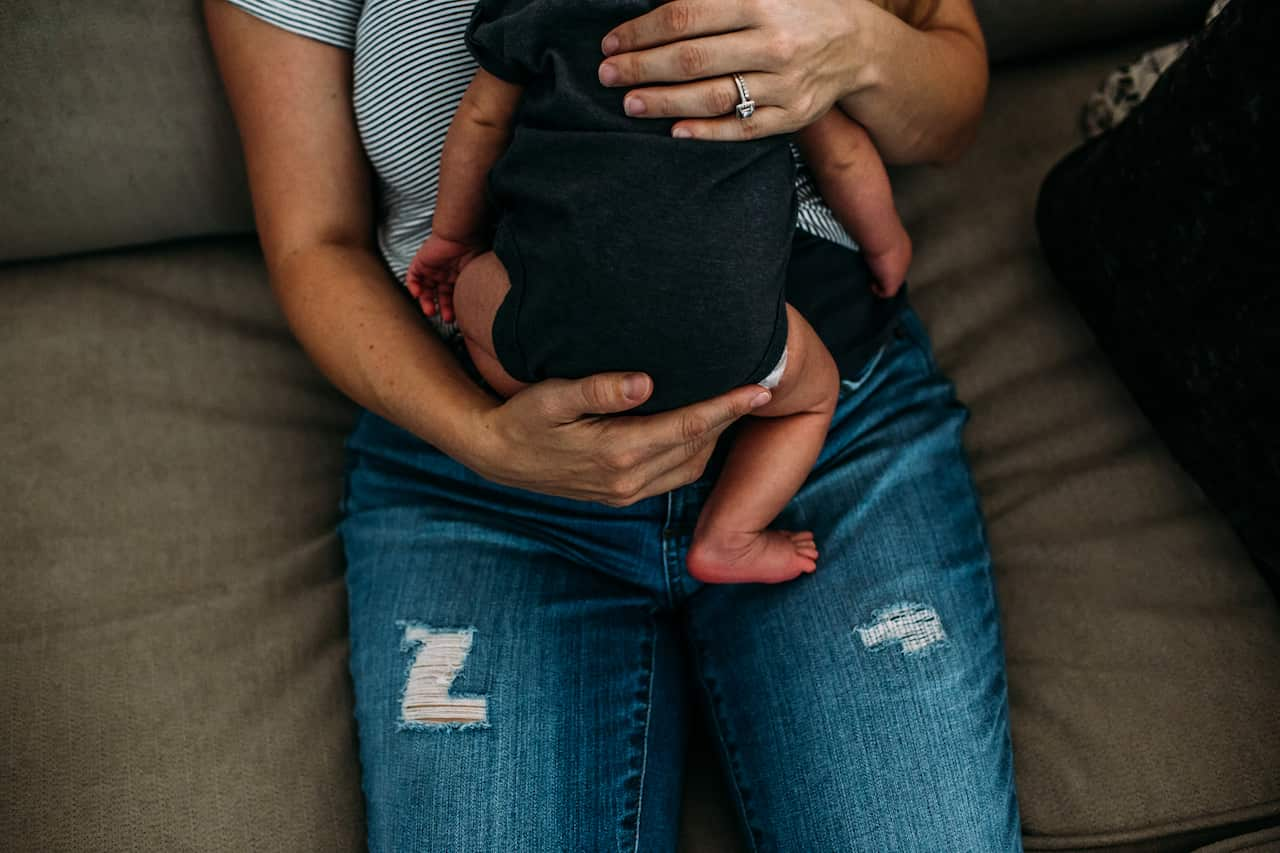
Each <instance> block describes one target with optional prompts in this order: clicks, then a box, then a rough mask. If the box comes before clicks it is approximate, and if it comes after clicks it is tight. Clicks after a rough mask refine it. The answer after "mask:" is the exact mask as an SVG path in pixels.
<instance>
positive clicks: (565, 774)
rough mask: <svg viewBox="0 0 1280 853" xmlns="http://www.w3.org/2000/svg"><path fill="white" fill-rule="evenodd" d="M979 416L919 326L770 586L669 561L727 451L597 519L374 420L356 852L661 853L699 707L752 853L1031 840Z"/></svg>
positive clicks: (352, 454) (876, 364)
mask: <svg viewBox="0 0 1280 853" xmlns="http://www.w3.org/2000/svg"><path fill="white" fill-rule="evenodd" d="M966 416H967V415H966V412H965V410H964V408H963V407H962V406H961V405H960V404H959V403H958V402H957V401H956V399H955V396H954V392H953V389H952V386H951V384H950V383H949V382H948V381H947V380H946V379H945V378H944V377H943V376H942V375H941V374H940V373H939V372H938V370H937V367H936V365H935V363H934V361H933V357H932V354H931V351H930V347H929V342H928V338H927V336H926V333H925V331H924V329H923V327H922V326H921V325H920V322H919V320H918V318H917V317H916V316H915V314H914V313H913V312H912V311H911V310H910V309H907V310H905V311H904V313H903V315H902V317H901V320H900V321H899V325H898V327H897V329H896V331H895V333H894V335H893V336H892V337H891V339H890V340H889V342H888V343H887V344H886V345H885V347H884V349H883V350H881V351H880V353H879V355H878V356H876V358H875V359H873V361H872V363H871V364H870V365H869V366H868V367H867V368H866V369H865V371H864V372H863V374H862V375H861V376H859V377H857V378H855V379H850V380H846V381H844V382H843V383H842V387H841V392H840V402H839V406H838V408H837V410H836V413H835V417H834V419H833V422H832V425H831V430H830V433H829V436H828V440H827V443H826V446H825V447H824V449H823V451H822V455H821V456H820V457H819V459H818V462H817V464H816V465H815V467H814V470H813V472H812V474H811V476H810V477H809V479H808V481H807V482H806V483H805V485H804V487H803V488H802V489H801V491H800V492H799V493H798V494H797V495H796V496H795V498H794V499H793V500H792V501H791V502H790V504H788V506H787V507H786V509H785V510H784V511H783V513H782V515H781V516H780V517H779V519H778V520H777V522H776V525H777V526H778V527H782V528H789V529H796V530H801V529H804V530H812V531H813V532H814V535H815V537H816V539H817V543H818V548H819V550H820V552H821V556H820V558H819V562H818V569H817V571H816V572H815V573H814V574H812V575H806V576H802V577H800V578H798V579H796V580H794V581H792V582H789V583H784V584H779V585H775V586H767V585H755V584H733V585H703V584H701V583H699V582H697V581H695V580H693V579H692V578H691V577H690V576H689V574H688V572H687V571H686V569H685V562H684V558H685V553H686V550H687V548H688V546H689V539H690V534H691V532H692V529H693V526H694V522H695V520H696V519H697V516H698V511H699V508H700V507H701V505H702V503H703V501H704V500H705V499H706V497H707V493H708V491H709V490H710V487H711V483H712V482H713V478H714V475H715V470H716V465H717V464H718V462H717V463H714V464H712V465H710V466H708V469H707V473H706V474H704V476H703V477H702V478H701V479H699V480H698V481H697V482H694V483H692V484H690V485H688V486H685V487H683V488H680V489H677V490H676V491H673V492H670V493H668V494H666V495H661V496H656V497H652V498H648V499H646V500H643V501H640V502H638V503H636V504H634V505H632V506H629V507H625V508H609V507H606V506H603V505H598V504H592V503H585V502H579V501H573V500H568V499H562V498H553V497H546V496H543V495H538V494H534V493H531V492H527V491H523V490H519V489H512V488H506V487H503V486H497V485H494V484H492V483H489V482H487V481H486V480H484V479H483V478H481V477H479V476H478V475H476V474H474V473H472V472H471V471H469V470H467V469H466V468H464V467H463V466H461V465H459V464H458V463H456V462H454V461H452V460H451V459H449V458H448V457H446V456H444V455H443V454H441V453H440V452H438V451H437V450H435V449H434V448H432V447H430V446H428V445H426V444H424V443H422V442H421V441H419V440H418V439H416V438H415V437H413V436H412V435H410V434H408V433H406V432H404V431H402V430H400V429H398V428H397V427H395V426H393V425H391V424H389V423H388V422H386V421H384V420H381V419H380V418H378V417H376V416H374V415H371V414H367V413H366V414H365V415H363V416H362V419H361V421H360V423H359V425H358V426H357V428H356V430H355V431H354V433H353V434H352V436H351V438H350V440H349V442H348V447H349V469H348V480H347V492H346V496H345V498H344V512H345V514H344V520H343V522H342V526H341V533H342V538H343V541H344V545H345V548H346V553H347V559H348V569H347V583H348V589H349V594H350V599H349V603H350V620H351V671H352V674H353V677H354V681H355V690H356V717H357V724H358V731H359V740H360V760H361V765H362V768H363V781H362V784H363V788H364V792H365V798H366V805H367V812H368V828H369V847H370V849H371V850H374V851H409V850H421V851H449V853H459V851H471V850H475V851H499V850H501V851H508V850H510V851H537V850H549V851H550V850H554V851H564V850H569V851H579V850H580V851H604V850H618V851H624V850H625V851H664V850H674V849H675V846H676V829H677V819H678V816H679V809H680V802H681V791H680V786H681V777H682V770H683V762H684V755H685V749H686V728H687V727H688V725H689V724H690V720H689V719H688V714H689V713H690V710H691V709H693V710H695V711H699V710H700V711H701V712H702V713H703V714H704V715H705V719H706V721H707V723H706V725H707V727H708V729H709V730H710V732H711V734H712V736H713V739H714V741H715V744H716V747H717V749H718V752H719V756H720V759H721V763H722V765H723V768H724V771H725V773H726V774H727V778H728V779H729V782H730V785H729V787H730V790H731V791H732V794H733V797H734V801H735V802H734V804H735V806H736V810H737V813H738V816H739V818H740V821H741V824H742V826H743V829H744V836H745V837H746V838H747V840H748V844H749V845H750V846H751V847H752V848H753V849H755V850H788V851H792V850H794V851H810V850H812V851H836V850H839V851H853V850H857V851H876V852H877V853H880V851H896V853H904V851H931V852H932V851H949V853H958V851H980V853H995V852H996V851H1010V850H1013V851H1016V850H1021V839H1020V834H1019V823H1018V812H1017V805H1016V800H1015V795H1014V787H1013V765H1012V753H1011V748H1010V742H1009V728H1008V718H1007V705H1006V687H1005V673H1004V661H1003V652H1002V648H1001V642H1000V626H999V621H998V615H997V610H996V601H995V597H994V591H993V588H992V581H991V564H990V558H989V555H988V549H987V543H986V538H985V533H984V528H983V521H982V516H981V512H980V509H979V505H978V501H977V497H976V494H975V491H974V487H973V484H972V481H971V478H970V475H969V469H968V466H967V463H966V460H965V457H964V451H963V449H962V447H961V431H962V427H963V424H964V422H965V419H966ZM724 444H726V443H725V442H722V445H724ZM716 458H717V459H722V458H723V454H722V453H721V454H718V456H717V457H716Z"/></svg>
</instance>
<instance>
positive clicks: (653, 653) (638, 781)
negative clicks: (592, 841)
mask: <svg viewBox="0 0 1280 853" xmlns="http://www.w3.org/2000/svg"><path fill="white" fill-rule="evenodd" d="M648 627H649V632H648V635H647V637H646V639H645V642H647V643H648V645H649V649H648V654H647V655H646V654H645V650H644V648H643V646H642V647H641V654H640V661H641V672H640V683H641V684H642V685H643V686H641V687H640V688H639V689H638V690H637V691H636V699H637V701H638V702H639V703H640V707H639V708H638V709H636V711H634V712H633V714H634V719H635V722H636V723H637V724H638V725H639V730H638V732H636V733H633V734H632V735H631V741H632V744H633V746H638V747H639V754H640V761H639V766H638V767H637V766H636V763H635V759H634V753H633V757H632V761H631V767H630V773H629V774H628V776H627V779H626V781H625V782H624V783H623V796H624V798H627V799H629V790H628V789H629V788H630V787H631V785H632V783H633V782H634V783H635V785H636V795H635V805H634V808H632V806H631V804H630V802H627V803H626V807H625V809H624V812H623V817H622V831H623V832H624V833H627V832H629V831H630V832H634V834H635V843H634V844H633V845H630V850H632V851H634V850H638V849H639V847H640V810H641V808H642V807H643V805H644V783H645V774H646V772H647V771H648V764H649V723H650V719H651V717H652V710H653V676H654V670H655V664H656V660H657V646H658V639H657V626H656V625H655V624H654V614H653V611H652V610H651V611H650V613H649V626H648ZM646 665H647V668H648V672H645V671H644V669H645V668H646ZM633 822H634V826H632V823H633ZM621 841H622V839H619V847H618V849H619V850H626V849H627V848H624V847H623V846H622V843H621Z"/></svg>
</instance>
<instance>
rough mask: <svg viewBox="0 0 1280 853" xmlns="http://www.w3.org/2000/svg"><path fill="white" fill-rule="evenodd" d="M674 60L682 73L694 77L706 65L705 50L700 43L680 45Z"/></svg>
mask: <svg viewBox="0 0 1280 853" xmlns="http://www.w3.org/2000/svg"><path fill="white" fill-rule="evenodd" d="M676 62H677V64H678V65H679V67H680V71H681V72H682V73H684V74H687V75H689V76H690V77H696V76H698V75H699V74H701V73H702V72H703V70H704V69H705V68H706V67H707V51H706V50H705V49H704V48H703V47H702V46H701V45H696V44H686V45H681V47H680V50H679V52H678V53H677V54H676Z"/></svg>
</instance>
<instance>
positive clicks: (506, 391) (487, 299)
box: [453, 252, 528, 397]
mask: <svg viewBox="0 0 1280 853" xmlns="http://www.w3.org/2000/svg"><path fill="white" fill-rule="evenodd" d="M510 289H511V280H510V279H509V278H507V270H506V267H504V266H503V265H502V261H500V260H498V256H497V255H495V254H494V253H493V252H485V253H484V254H483V255H477V256H476V257H475V258H473V259H472V260H471V261H470V262H469V263H468V264H467V265H466V266H464V267H463V268H462V269H461V270H460V271H459V273H458V283H457V285H456V286H455V287H454V293H453V309H454V312H455V313H456V314H457V323H458V328H459V330H461V332H462V337H463V341H464V342H465V343H466V345H467V353H468V354H469V355H470V356H471V361H472V362H474V363H475V366H476V370H478V371H480V375H481V376H483V377H484V381H485V382H488V383H489V385H490V386H491V387H492V388H493V390H494V391H497V392H498V394H500V395H501V396H503V397H510V396H512V395H513V394H515V393H516V392H517V391H520V390H522V389H524V388H527V387H528V384H527V383H525V382H521V381H519V380H518V379H514V378H512V376H511V374H509V373H507V371H506V370H505V369H504V368H503V367H502V364H501V363H500V362H499V361H498V357H497V355H495V354H494V349H493V318H494V317H495V316H496V315H497V313H498V307H499V306H500V305H502V300H503V299H505V298H506V296H507V291H508V290H510Z"/></svg>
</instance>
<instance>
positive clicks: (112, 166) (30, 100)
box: [0, 0, 1207, 261]
mask: <svg viewBox="0 0 1280 853" xmlns="http://www.w3.org/2000/svg"><path fill="white" fill-rule="evenodd" d="M976 5H977V8H978V12H979V17H980V18H981V20H982V24H983V27H984V29H985V31H986V34H987V38H988V42H989V47H990V50H991V56H992V59H993V61H999V60H1001V59H1006V58H1011V57H1022V56H1029V55H1034V54H1036V53H1039V52H1041V51H1044V50H1046V49H1050V48H1060V47H1063V46H1067V45H1073V44H1080V43H1088V42H1094V41H1099V40H1102V39H1103V38H1106V39H1115V38H1119V37H1121V36H1123V35H1125V34H1128V33H1134V32H1141V31H1146V30H1150V29H1153V28H1170V27H1173V28H1177V27H1183V28H1186V29H1190V28H1191V27H1193V26H1194V24H1195V22H1196V20H1197V19H1198V17H1202V16H1203V14H1204V9H1205V7H1206V5H1207V0H1124V2H1116V0H1050V2H1042V3H1026V2H1023V0H977V3H976ZM199 6H200V4H199V0H95V2H92V3H84V2H78V0H4V2H3V3H0V105H3V107H2V108H0V199H3V200H4V203H3V204H0V261H3V260H12V259H17V258H36V257H46V256H55V255H64V254H68V253H71V252H85V251H91V250H94V249H101V248H109V247H116V246H127V245H134V244H140V243H149V242H153V241H156V240H165V239H174V238H180V237H193V236H203V235H209V234H228V233H242V232H247V231H249V230H250V229H251V228H252V226H253V220H252V216H251V213H250V210H249V201H248V191H247V190H246V188H245V182H244V177H243V166H242V163H241V158H240V152H239V147H238V143H237V141H236V135H235V129H234V127H233V124H232V121H231V115H230V112H229V110H228V109H227V107H226V103H225V98H224V97H223V94H222V91H221V88H220V85H219V83H218V79H217V74H216V72H215V69H214V65H213V61H212V58H211V56H210V54H209V50H208V45H207V39H206V36H205V33H204V25H203V22H202V20H201V17H200V14H199ZM1104 33H1105V34H1106V35H1105V36H1103V35H1102V34H1104ZM1126 58H1129V57H1126ZM55 72H56V73H55Z"/></svg>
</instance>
